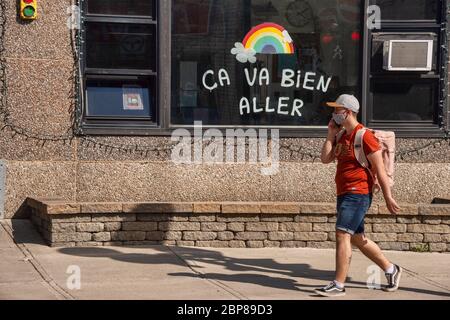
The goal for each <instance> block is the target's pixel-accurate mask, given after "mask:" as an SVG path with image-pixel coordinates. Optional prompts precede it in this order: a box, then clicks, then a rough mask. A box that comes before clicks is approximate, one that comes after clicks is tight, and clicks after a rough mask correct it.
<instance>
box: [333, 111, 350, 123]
mask: <svg viewBox="0 0 450 320" xmlns="http://www.w3.org/2000/svg"><path fill="white" fill-rule="evenodd" d="M333 120H334V122H336V123H337V125H339V126H342V124H343V123H344V122H345V120H347V112H345V113H333Z"/></svg>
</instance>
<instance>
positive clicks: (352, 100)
mask: <svg viewBox="0 0 450 320" xmlns="http://www.w3.org/2000/svg"><path fill="white" fill-rule="evenodd" d="M327 106H329V107H332V108H346V109H348V110H350V111H353V112H356V113H358V112H359V108H360V106H359V101H358V99H357V98H356V97H355V96H353V95H351V94H343V95H341V96H339V98H338V99H337V100H336V102H327Z"/></svg>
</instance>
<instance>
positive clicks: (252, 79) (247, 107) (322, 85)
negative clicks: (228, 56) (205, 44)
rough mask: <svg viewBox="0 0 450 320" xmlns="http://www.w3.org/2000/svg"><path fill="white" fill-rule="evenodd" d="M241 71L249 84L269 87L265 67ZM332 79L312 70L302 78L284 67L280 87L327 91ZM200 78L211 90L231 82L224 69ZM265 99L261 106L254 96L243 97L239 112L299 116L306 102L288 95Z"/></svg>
mask: <svg viewBox="0 0 450 320" xmlns="http://www.w3.org/2000/svg"><path fill="white" fill-rule="evenodd" d="M244 73H245V78H246V81H247V84H248V85H249V87H255V86H269V85H270V83H271V80H270V73H269V70H268V69H267V68H262V69H261V70H258V69H257V68H254V69H253V70H252V71H250V70H249V69H248V68H245V69H244ZM331 80H332V77H324V76H323V75H321V76H317V74H316V73H315V72H305V74H304V76H303V77H302V72H301V71H300V70H298V71H295V70H292V69H283V71H282V76H281V83H280V85H281V87H282V88H297V89H299V88H303V89H305V90H310V91H315V90H316V91H322V92H323V93H326V92H327V91H328V88H329V86H330V83H331ZM202 81H203V86H204V87H205V88H206V89H207V90H209V91H211V92H212V91H214V90H216V89H217V88H219V87H226V86H230V85H231V80H230V75H229V73H228V72H227V71H226V70H225V69H219V71H218V72H217V74H216V73H215V72H214V71H213V70H208V71H206V72H205V73H204V74H203V79H202ZM265 100H266V101H265V103H264V105H263V104H261V103H259V102H258V99H257V98H256V97H253V98H252V99H251V100H250V99H249V98H247V97H242V98H241V99H240V102H239V112H240V115H241V116H242V115H245V114H251V113H255V114H257V113H262V112H267V113H277V114H279V115H286V116H292V117H302V113H301V109H302V108H303V107H304V105H305V103H304V102H303V100H302V99H298V98H295V99H293V100H292V101H291V98H290V97H279V98H278V102H277V103H276V104H273V103H272V101H271V97H267V98H266V99H265ZM275 106H277V107H275Z"/></svg>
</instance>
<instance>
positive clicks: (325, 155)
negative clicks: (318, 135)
mask: <svg viewBox="0 0 450 320" xmlns="http://www.w3.org/2000/svg"><path fill="white" fill-rule="evenodd" d="M339 130H340V128H338V127H337V126H336V125H334V121H333V120H331V121H330V122H329V123H328V136H327V140H325V143H324V144H323V147H322V154H321V155H320V160H321V161H322V163H323V164H328V163H331V162H333V161H334V160H335V159H336V156H335V154H334V151H335V149H336V145H335V139H336V135H337V134H338V132H339Z"/></svg>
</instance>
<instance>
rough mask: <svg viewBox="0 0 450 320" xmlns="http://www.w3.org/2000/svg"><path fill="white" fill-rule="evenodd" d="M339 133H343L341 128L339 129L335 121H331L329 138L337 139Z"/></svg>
mask: <svg viewBox="0 0 450 320" xmlns="http://www.w3.org/2000/svg"><path fill="white" fill-rule="evenodd" d="M339 131H341V128H339V127H338V126H337V125H336V123H335V122H334V120H333V119H331V120H330V122H329V123H328V137H329V138H331V137H335V136H336V135H337V134H338V133H339Z"/></svg>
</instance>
